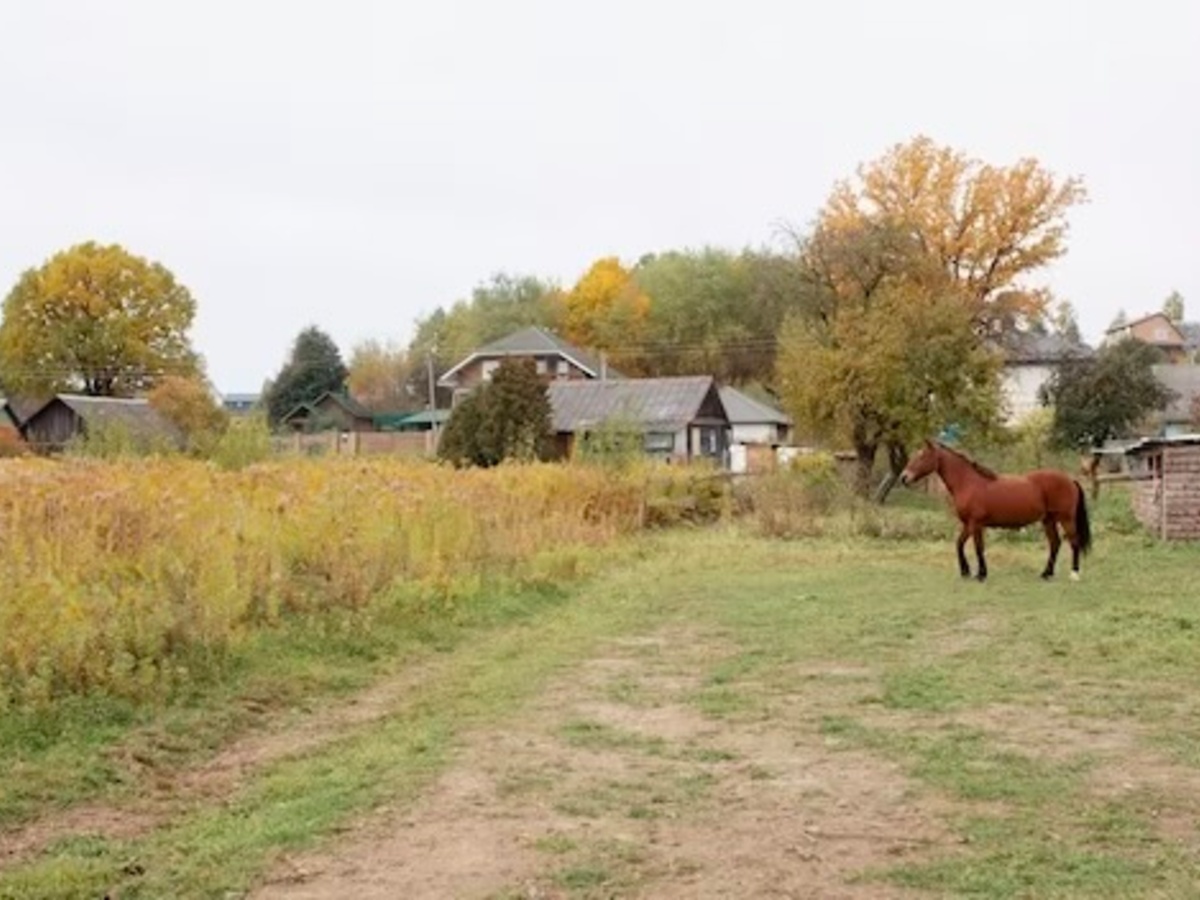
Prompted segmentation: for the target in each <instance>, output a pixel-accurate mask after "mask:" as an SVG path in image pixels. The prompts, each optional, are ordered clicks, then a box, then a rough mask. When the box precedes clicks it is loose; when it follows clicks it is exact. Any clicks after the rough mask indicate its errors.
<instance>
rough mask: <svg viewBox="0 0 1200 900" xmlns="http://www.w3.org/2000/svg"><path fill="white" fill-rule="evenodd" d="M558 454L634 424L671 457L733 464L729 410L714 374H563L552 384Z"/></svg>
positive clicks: (650, 448)
mask: <svg viewBox="0 0 1200 900" xmlns="http://www.w3.org/2000/svg"><path fill="white" fill-rule="evenodd" d="M548 394H549V398H550V407H551V410H552V414H553V430H554V433H555V438H556V443H557V450H558V453H559V455H561V456H564V457H567V456H571V455H573V454H574V453H575V450H576V447H577V444H578V442H579V441H580V440H581V439H584V438H586V437H587V436H588V435H589V434H593V433H597V432H601V431H603V430H604V429H605V428H619V429H625V430H632V431H634V432H636V433H638V434H640V436H641V440H642V448H643V450H644V451H645V452H646V453H647V454H649V455H651V456H656V457H660V458H663V459H668V460H676V461H681V462H682V461H689V462H690V461H693V460H698V459H710V460H714V461H715V462H717V463H718V464H720V465H722V466H725V465H728V449H729V416H728V415H727V414H726V412H725V407H724V405H723V404H722V403H721V395H720V393H719V392H718V390H717V386H716V384H715V382H714V381H713V379H712V378H711V377H709V376H707V375H699V376H688V377H679V378H628V379H626V378H619V379H613V380H611V381H608V380H600V381H591V380H588V381H584V380H563V381H555V382H551V384H550V385H549V388H548Z"/></svg>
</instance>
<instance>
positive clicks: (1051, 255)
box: [818, 136, 1087, 333]
mask: <svg viewBox="0 0 1200 900" xmlns="http://www.w3.org/2000/svg"><path fill="white" fill-rule="evenodd" d="M1086 199H1087V193H1086V191H1085V189H1084V186H1083V183H1082V182H1081V181H1080V180H1079V179H1078V178H1063V179H1059V178H1056V177H1055V176H1054V175H1053V174H1052V173H1050V172H1048V171H1047V170H1046V169H1044V168H1043V167H1042V166H1041V164H1039V163H1038V161H1037V160H1036V159H1032V158H1025V159H1021V160H1018V161H1017V162H1016V163H1014V164H1013V165H1011V166H1007V167H1006V166H995V165H990V164H988V163H984V162H982V161H980V160H977V159H973V158H971V157H969V156H967V155H966V154H964V153H962V152H960V151H958V150H954V149H952V148H950V147H945V146H940V145H938V144H936V143H935V142H934V141H933V140H931V139H930V138H928V137H924V136H921V137H917V138H915V139H914V140H912V141H910V142H909V143H907V144H897V145H896V146H894V147H893V148H892V149H891V150H889V151H888V152H887V153H885V154H884V155H883V156H882V157H880V158H879V159H877V160H875V161H873V162H870V163H867V164H866V165H863V166H860V167H859V169H858V174H857V179H856V180H854V181H844V182H840V183H839V184H838V185H837V186H836V188H835V190H834V192H833V195H832V196H831V197H830V198H829V201H828V202H827V203H826V205H825V208H824V209H823V210H822V211H821V213H820V216H819V219H818V223H819V224H818V227H819V228H821V229H823V230H826V231H831V232H834V233H837V232H840V231H855V230H859V229H861V228H863V227H864V226H865V225H868V224H869V225H873V226H877V227H887V228H895V229H900V230H903V231H906V232H909V233H911V234H912V235H913V236H914V238H915V239H916V240H917V241H918V243H919V245H920V247H921V250H922V251H923V252H924V253H927V254H928V255H929V256H930V257H932V259H934V260H935V261H936V262H937V263H938V264H940V265H941V266H942V267H943V268H944V270H945V272H946V274H947V275H948V277H949V278H950V279H951V281H952V282H953V283H954V285H955V286H956V287H957V288H958V289H959V291H960V294H961V296H962V298H963V301H964V302H965V303H967V304H968V306H969V309H970V312H971V315H972V318H973V321H974V323H975V325H976V327H977V329H979V330H980V331H983V332H989V333H996V332H999V331H1004V330H1006V329H1010V328H1012V327H1013V326H1014V325H1017V324H1021V323H1022V322H1023V321H1030V320H1038V319H1040V318H1041V316H1042V315H1043V313H1044V312H1045V310H1046V306H1047V302H1048V300H1049V294H1048V292H1047V291H1046V289H1045V288H1044V287H1042V286H1039V285H1036V284H1031V283H1029V281H1028V280H1027V278H1026V276H1028V275H1030V274H1031V273H1033V272H1035V271H1037V270H1039V269H1042V268H1044V267H1045V266H1047V265H1049V264H1050V263H1052V262H1053V261H1054V260H1056V259H1058V258H1059V257H1060V256H1062V255H1063V254H1064V253H1066V250H1067V247H1066V235H1067V224H1068V223H1067V213H1068V212H1069V211H1070V210H1071V208H1072V207H1074V206H1076V205H1078V204H1080V203H1083V202H1085V201H1086Z"/></svg>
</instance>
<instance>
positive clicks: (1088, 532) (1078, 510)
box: [1075, 481, 1092, 553]
mask: <svg viewBox="0 0 1200 900" xmlns="http://www.w3.org/2000/svg"><path fill="white" fill-rule="evenodd" d="M1075 490H1076V492H1077V496H1078V499H1077V500H1076V501H1075V534H1076V535H1077V536H1078V538H1079V552H1080V553H1087V552H1088V551H1089V550H1091V549H1092V523H1091V522H1090V521H1088V510H1087V500H1086V499H1084V493H1083V488H1082V487H1081V486H1080V484H1079V482H1078V481H1076V482H1075Z"/></svg>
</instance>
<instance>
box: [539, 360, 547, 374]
mask: <svg viewBox="0 0 1200 900" xmlns="http://www.w3.org/2000/svg"><path fill="white" fill-rule="evenodd" d="M548 369H549V365H548V364H547V363H546V360H544V359H540V358H539V359H538V361H537V373H538V374H539V375H545V374H546V371H547V370H548Z"/></svg>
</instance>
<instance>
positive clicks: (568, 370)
mask: <svg viewBox="0 0 1200 900" xmlns="http://www.w3.org/2000/svg"><path fill="white" fill-rule="evenodd" d="M505 359H532V360H533V361H534V364H535V365H536V366H537V371H538V374H539V375H541V376H543V377H544V378H545V379H546V380H547V381H572V380H588V379H602V380H608V379H616V378H620V377H621V374H620V373H619V372H616V371H613V370H612V369H610V368H608V366H607V364H606V362H605V360H604V358H603V357H602V356H597V355H595V354H593V353H591V352H589V351H586V350H581V349H579V348H578V347H574V346H572V345H571V344H568V343H567V342H566V341H564V340H563V339H562V338H560V337H559V336H558V335H556V334H554V332H552V331H548V330H547V329H545V328H538V327H535V326H534V327H529V328H522V329H521V330H520V331H515V332H513V333H512V334H509V335H506V336H504V337H502V338H500V339H499V340H495V341H492V342H491V343H490V344H485V345H484V346H482V347H480V348H479V349H478V350H475V351H474V352H473V353H470V354H468V355H467V357H466V358H464V359H462V360H460V361H459V362H458V363H456V364H455V365H454V366H452V367H451V368H450V369H448V370H447V371H446V372H445V373H443V374H442V377H441V378H439V379H438V382H437V383H438V385H439V386H440V387H444V388H450V389H451V390H453V391H454V397H455V402H457V401H458V399H459V398H461V397H463V396H465V395H466V394H468V393H470V392H471V391H472V390H473V389H474V388H476V387H478V386H479V385H481V384H483V383H484V382H486V381H489V380H490V379H491V377H492V374H493V373H494V372H495V371H496V368H497V367H498V366H499V365H500V363H501V361H503V360H505Z"/></svg>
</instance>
